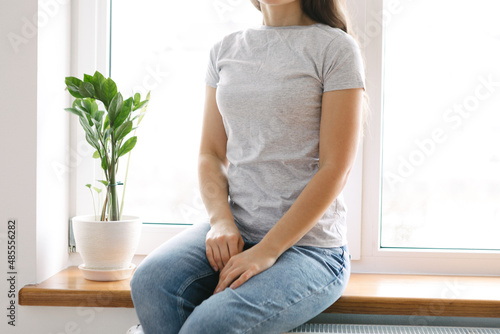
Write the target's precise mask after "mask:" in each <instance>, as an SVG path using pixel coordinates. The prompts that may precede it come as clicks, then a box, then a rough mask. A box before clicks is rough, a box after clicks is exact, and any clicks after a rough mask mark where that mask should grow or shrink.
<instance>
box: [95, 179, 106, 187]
mask: <svg viewBox="0 0 500 334" xmlns="http://www.w3.org/2000/svg"><path fill="white" fill-rule="evenodd" d="M97 182H101V183H102V184H104V185H105V186H106V187H107V186H108V184H109V182H108V181H106V180H97Z"/></svg>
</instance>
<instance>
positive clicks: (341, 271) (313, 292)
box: [243, 257, 346, 334]
mask: <svg viewBox="0 0 500 334" xmlns="http://www.w3.org/2000/svg"><path fill="white" fill-rule="evenodd" d="M344 270H346V267H345V258H344V257H343V261H342V269H341V270H340V273H339V275H335V279H334V280H333V281H331V282H330V283H328V284H327V285H325V286H324V287H322V288H321V289H317V290H314V291H312V292H311V293H310V294H308V295H307V296H304V297H303V298H301V299H299V300H297V301H295V302H294V303H291V304H290V305H288V306H286V307H284V308H283V309H281V310H280V311H279V312H276V313H275V314H273V315H271V316H270V317H268V318H266V319H264V320H262V321H261V322H259V323H257V324H255V326H253V327H250V328H248V329H247V330H246V331H244V332H243V333H244V334H246V333H249V332H250V331H252V330H253V329H254V328H257V327H258V326H260V325H261V324H263V323H265V322H267V321H270V320H272V319H273V318H275V317H277V316H278V315H280V314H281V313H283V312H285V311H286V310H288V309H289V308H290V307H292V306H293V305H295V304H297V303H299V302H301V301H303V300H305V299H307V298H310V297H312V296H313V295H317V294H319V293H321V292H322V291H324V290H326V289H327V288H329V287H330V286H331V285H332V284H334V283H336V282H338V280H339V279H340V278H341V277H342V276H345V275H344Z"/></svg>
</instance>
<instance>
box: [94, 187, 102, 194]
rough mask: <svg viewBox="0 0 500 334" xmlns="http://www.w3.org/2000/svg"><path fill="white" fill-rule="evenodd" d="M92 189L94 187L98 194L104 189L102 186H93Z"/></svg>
mask: <svg viewBox="0 0 500 334" xmlns="http://www.w3.org/2000/svg"><path fill="white" fill-rule="evenodd" d="M92 189H94V191H95V192H96V193H98V194H100V193H101V191H102V189H101V188H97V187H92Z"/></svg>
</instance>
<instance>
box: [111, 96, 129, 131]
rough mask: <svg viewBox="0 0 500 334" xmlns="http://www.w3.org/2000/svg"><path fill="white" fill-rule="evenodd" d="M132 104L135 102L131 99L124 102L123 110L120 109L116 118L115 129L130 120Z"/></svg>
mask: <svg viewBox="0 0 500 334" xmlns="http://www.w3.org/2000/svg"><path fill="white" fill-rule="evenodd" d="M132 103H133V100H132V98H131V97H129V98H128V99H126V100H125V101H123V105H122V108H121V109H120V112H119V114H118V115H117V116H116V119H115V122H114V125H113V127H115V128H117V127H119V126H120V125H122V124H123V122H125V120H126V119H128V118H129V116H130V112H131V111H132Z"/></svg>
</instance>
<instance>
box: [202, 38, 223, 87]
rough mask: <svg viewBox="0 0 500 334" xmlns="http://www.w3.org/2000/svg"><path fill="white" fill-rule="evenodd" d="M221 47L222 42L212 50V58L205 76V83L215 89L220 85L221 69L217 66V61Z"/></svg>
mask: <svg viewBox="0 0 500 334" xmlns="http://www.w3.org/2000/svg"><path fill="white" fill-rule="evenodd" d="M220 46H221V42H218V43H216V44H215V45H214V46H213V47H212V49H211V50H210V58H209V61H208V66H207V73H206V76H205V83H206V84H207V85H209V86H211V87H214V88H217V84H218V83H219V68H218V66H217V59H218V56H219V51H220Z"/></svg>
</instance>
